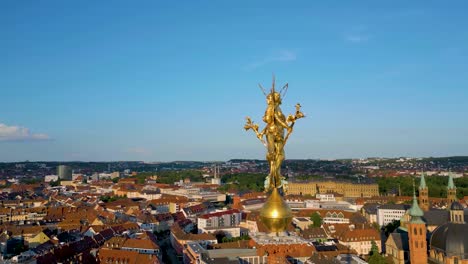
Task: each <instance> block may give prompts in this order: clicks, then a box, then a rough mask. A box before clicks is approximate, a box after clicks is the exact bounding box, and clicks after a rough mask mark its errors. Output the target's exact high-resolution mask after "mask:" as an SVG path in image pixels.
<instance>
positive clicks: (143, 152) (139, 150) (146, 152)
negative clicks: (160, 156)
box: [126, 148, 151, 155]
mask: <svg viewBox="0 0 468 264" xmlns="http://www.w3.org/2000/svg"><path fill="white" fill-rule="evenodd" d="M126 152H127V153H132V154H138V155H149V154H151V151H149V150H147V149H145V148H129V149H127V151H126Z"/></svg>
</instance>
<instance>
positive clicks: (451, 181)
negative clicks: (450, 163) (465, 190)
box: [447, 171, 457, 189]
mask: <svg viewBox="0 0 468 264" xmlns="http://www.w3.org/2000/svg"><path fill="white" fill-rule="evenodd" d="M447 188H448V189H456V188H457V187H455V183H453V174H452V172H451V171H450V172H449V180H448V185H447Z"/></svg>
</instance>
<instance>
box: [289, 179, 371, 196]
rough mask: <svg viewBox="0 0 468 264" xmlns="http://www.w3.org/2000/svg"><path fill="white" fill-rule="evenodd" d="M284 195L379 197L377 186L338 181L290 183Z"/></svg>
mask: <svg viewBox="0 0 468 264" xmlns="http://www.w3.org/2000/svg"><path fill="white" fill-rule="evenodd" d="M286 193H287V194H297V195H312V196H315V195H316V194H318V193H338V194H341V195H343V196H344V197H372V196H378V195H379V185H378V184H363V183H359V184H357V183H349V182H339V181H292V182H289V183H288V189H287V191H286Z"/></svg>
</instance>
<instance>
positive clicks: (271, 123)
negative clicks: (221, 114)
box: [244, 79, 304, 192]
mask: <svg viewBox="0 0 468 264" xmlns="http://www.w3.org/2000/svg"><path fill="white" fill-rule="evenodd" d="M260 88H262V90H263V91H264V89H263V87H262V86H261V85H260ZM287 88H288V84H286V85H285V86H283V88H282V89H281V91H280V92H276V91H275V82H274V79H273V85H272V88H271V90H270V93H269V94H266V93H265V92H264V94H265V96H266V101H267V109H266V110H265V115H264V116H263V122H265V123H266V125H265V128H264V129H263V130H262V131H260V132H259V131H258V128H259V126H258V125H257V124H254V123H253V122H252V120H251V119H250V117H247V118H246V119H247V123H246V124H245V126H244V128H245V130H250V129H252V130H253V131H254V132H255V134H256V135H257V138H258V139H259V140H260V141H261V142H262V143H263V145H265V147H266V148H267V154H266V160H267V161H268V163H269V166H270V173H269V175H268V176H267V178H266V180H265V192H268V191H271V190H272V189H273V188H278V189H279V188H283V189H286V188H287V182H286V180H285V178H284V177H283V176H282V175H281V164H282V163H283V161H284V157H285V156H284V146H285V145H286V142H287V141H288V138H289V136H290V135H291V133H292V132H293V128H294V124H295V122H296V120H297V119H300V118H303V117H304V114H303V113H302V112H301V105H300V104H296V113H295V115H289V116H288V117H287V118H286V117H285V116H284V114H283V112H282V111H281V108H280V105H281V97H282V96H281V93H282V92H283V91H285V92H286V91H287ZM285 132H286V136H285ZM264 138H265V139H266V141H265V139H264Z"/></svg>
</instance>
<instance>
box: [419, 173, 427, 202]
mask: <svg viewBox="0 0 468 264" xmlns="http://www.w3.org/2000/svg"><path fill="white" fill-rule="evenodd" d="M424 175H425V173H424V172H423V173H422V174H421V181H420V182H419V206H421V209H423V210H424V211H428V210H429V189H428V188H427V185H426V180H425V178H424Z"/></svg>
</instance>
